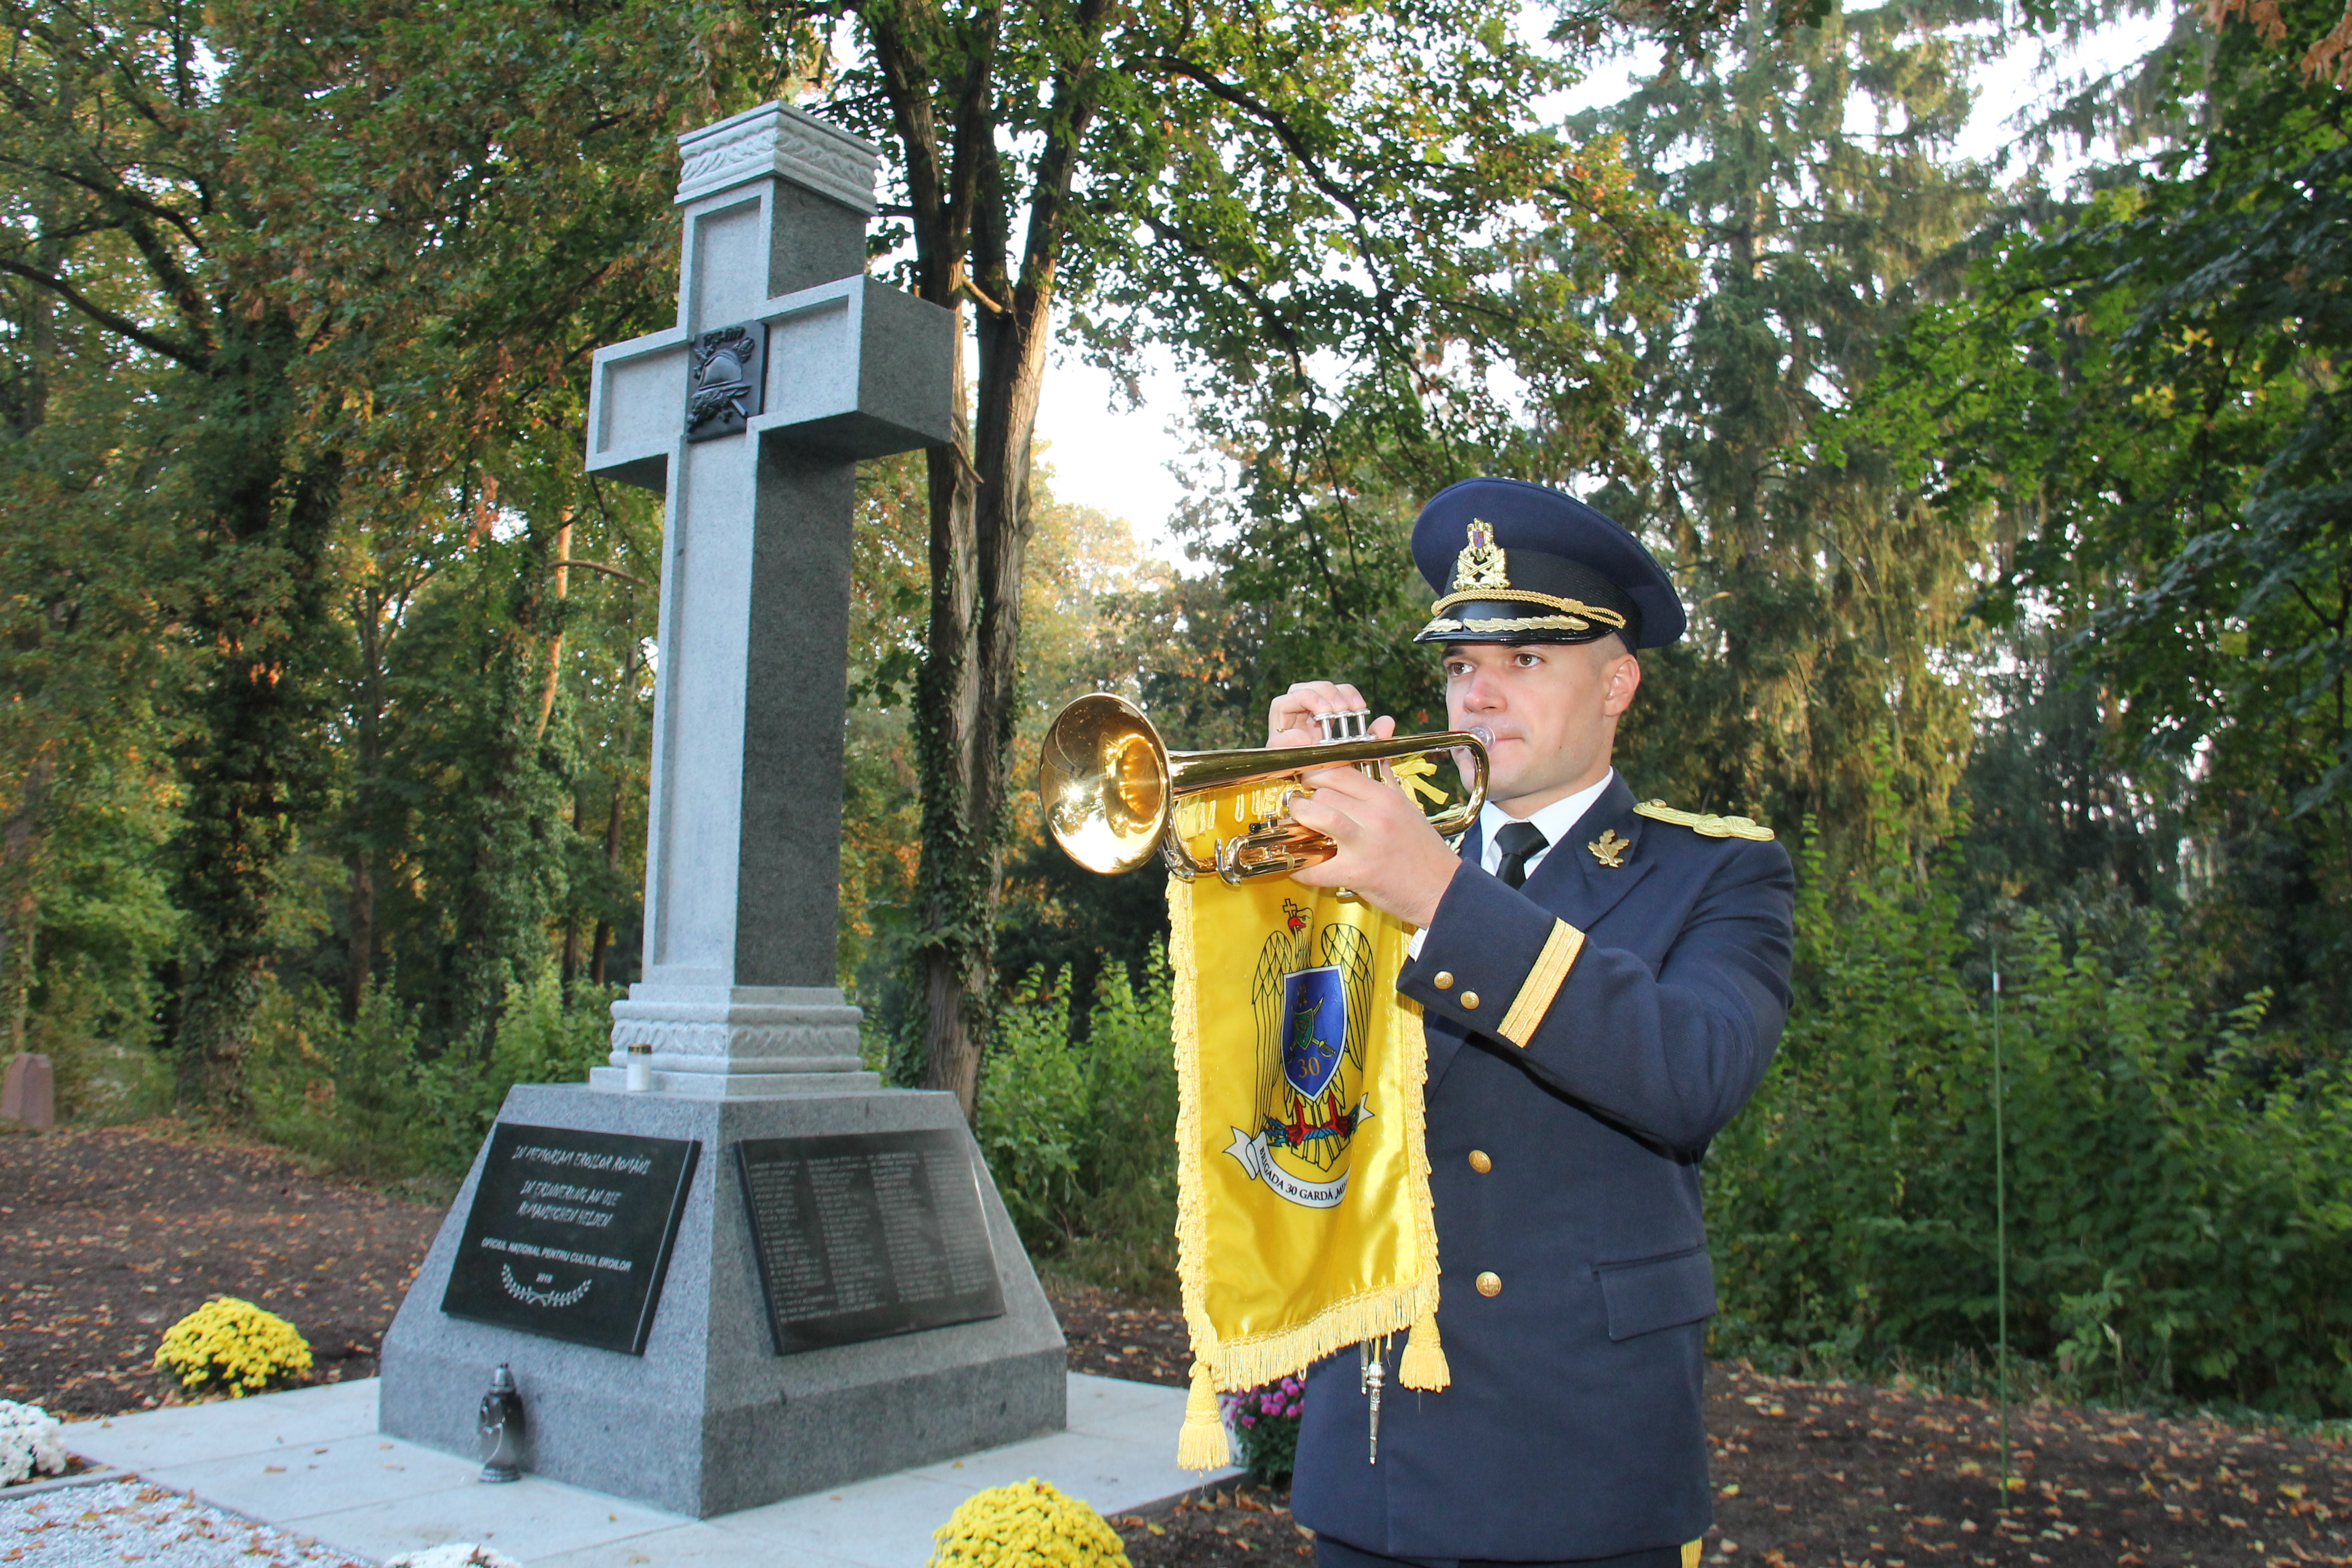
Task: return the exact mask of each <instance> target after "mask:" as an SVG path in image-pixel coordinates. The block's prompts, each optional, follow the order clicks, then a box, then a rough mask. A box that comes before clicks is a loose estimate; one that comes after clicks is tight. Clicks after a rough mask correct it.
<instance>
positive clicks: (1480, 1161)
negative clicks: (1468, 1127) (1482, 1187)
mask: <svg viewBox="0 0 2352 1568" xmlns="http://www.w3.org/2000/svg"><path fill="white" fill-rule="evenodd" d="M1470 1168H1471V1169H1472V1170H1474V1171H1475V1172H1477V1173H1479V1174H1480V1175H1482V1176H1483V1175H1485V1174H1486V1173H1487V1172H1489V1171H1491V1170H1493V1169H1494V1168H1495V1162H1494V1161H1492V1160H1490V1159H1488V1158H1487V1157H1486V1151H1485V1150H1484V1149H1473V1150H1471V1151H1470Z"/></svg>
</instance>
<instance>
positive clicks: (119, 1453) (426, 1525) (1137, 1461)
mask: <svg viewBox="0 0 2352 1568" xmlns="http://www.w3.org/2000/svg"><path fill="white" fill-rule="evenodd" d="M378 1392H379V1388H378V1384H377V1383H376V1381H375V1380H373V1379H370V1380H368V1381H366V1382H363V1383H345V1384H331V1385H329V1386H326V1387H322V1388H304V1389H297V1390H295V1391H293V1392H291V1393H288V1394H260V1395H257V1396H256V1397H254V1398H251V1399H240V1400H232V1401H225V1402H223V1403H220V1404H216V1405H186V1406H177V1407H173V1408H172V1409H166V1410H152V1411H145V1412H142V1413H141V1414H139V1415H118V1416H114V1417H112V1418H110V1419H107V1420H102V1421H83V1422H76V1423H74V1424H72V1425H71V1426H68V1427H67V1429H66V1438H67V1446H68V1447H70V1448H71V1449H72V1450H73V1452H74V1453H76V1454H78V1455H79V1456H80V1457H81V1458H84V1459H86V1460H89V1462H91V1463H93V1464H100V1465H105V1466H108V1467H109V1468H111V1469H113V1470H115V1471H116V1472H117V1473H121V1472H124V1471H131V1472H136V1473H137V1474H138V1475H139V1476H140V1477H142V1479H146V1480H148V1481H151V1482H153V1483H154V1484H156V1485H159V1486H164V1487H169V1488H172V1489H174V1490H177V1491H184V1492H192V1493H194V1495H195V1497H196V1498H197V1499H198V1500H200V1501H203V1502H207V1503H211V1504H213V1505H214V1506H215V1507H218V1508H223V1509H226V1510H230V1511H232V1512H235V1513H239V1514H243V1515H244V1516H246V1517H247V1518H248V1519H252V1520H255V1521H259V1522H262V1523H265V1524H272V1525H276V1526H278V1527H279V1528H280V1529H283V1530H288V1531H295V1532H298V1533H299V1534H301V1535H305V1536H310V1537H313V1538H315V1539H316V1540H318V1541H319V1542H321V1543H323V1544H325V1545H327V1546H331V1547H332V1548H334V1549H335V1550H337V1551H340V1552H349V1553H350V1554H352V1556H355V1557H362V1558H371V1559H375V1560H377V1561H381V1560H383V1559H384V1558H386V1557H391V1556H394V1555H397V1554H398V1553H400V1552H414V1551H417V1550H419V1549H421V1548H424V1547H427V1546H438V1545H440V1544H442V1543H443V1542H450V1541H474V1542H481V1543H482V1544H484V1545H488V1546H492V1547H495V1548H497V1549H498V1550H499V1551H500V1552H505V1553H506V1554H507V1555H508V1556H509V1557H513V1558H515V1559H517V1560H519V1561H520V1562H522V1563H527V1564H529V1565H530V1568H542V1565H545V1568H642V1565H645V1564H659V1565H660V1568H789V1565H793V1564H805V1565H806V1568H921V1564H922V1563H924V1562H925V1561H926V1560H927V1559H928V1558H929V1555H930V1550H931V1532H932V1531H935V1530H937V1529H938V1528H939V1527H940V1525H942V1524H944V1523H946V1522H947V1517H948V1515H949V1514H950V1513H951V1512H953V1511H954V1510H955V1507H956V1505H957V1504H958V1503H960V1502H961V1501H962V1500H964V1499H965V1498H966V1497H969V1496H970V1495H971V1494H972V1493H973V1492H975V1491H979V1490H981V1489H983V1488H987V1487H992V1486H999V1485H1002V1484H1003V1483H1004V1482H1007V1481H1015V1480H1024V1479H1027V1478H1029V1477H1031V1476H1035V1477H1037V1478H1038V1479H1041V1480H1045V1481H1050V1482H1051V1483H1053V1484H1054V1485H1055V1486H1056V1487H1059V1488H1060V1489H1062V1490H1064V1491H1066V1492H1068V1493H1069V1494H1070V1495H1072V1496H1073V1497H1078V1498H1083V1499H1085V1500H1087V1502H1088V1503H1091V1504H1092V1505H1093V1506H1094V1507H1096V1508H1097V1509H1098V1510H1101V1511H1102V1512H1104V1513H1106V1514H1111V1513H1125V1512H1129V1511H1132V1510H1137V1509H1140V1508H1144V1507H1147V1506H1149V1505H1150V1504H1151V1503H1154V1502H1158V1501H1160V1500H1164V1499H1167V1498H1170V1497H1173V1496H1175V1495H1177V1494H1178V1493H1180V1492H1183V1491H1186V1490H1189V1489H1192V1488H1193V1487H1196V1486H1201V1485H1204V1484H1208V1483H1210V1482H1213V1481H1216V1480H1221V1479H1227V1478H1229V1477H1230V1476H1231V1475H1232V1474H1233V1472H1231V1471H1219V1472H1216V1473H1215V1474H1214V1475H1211V1476H1202V1475H1198V1474H1195V1473H1193V1472H1192V1471H1188V1470H1180V1469H1178V1468H1176V1433H1177V1429H1178V1428H1179V1427H1180V1426H1182V1425H1183V1420H1184V1391H1183V1390H1182V1389H1178V1388H1160V1387H1156V1386H1154V1385H1152V1384H1140V1383H1123V1382H1119V1381H1118V1380H1116V1379H1112V1378H1106V1377H1090V1376H1087V1375H1086V1374H1084V1373H1071V1374H1068V1384H1067V1393H1068V1408H1069V1426H1068V1428H1067V1429H1066V1430H1065V1431H1061V1432H1055V1433H1054V1434H1052V1435H1050V1436H1043V1437H1035V1438H1032V1439H1030V1440H1029V1441H1026V1442H1021V1443H1013V1444H1008V1445H1005V1446H1003V1447H995V1448H990V1449H986V1450H984V1451H982V1452H980V1453H976V1454H971V1455H967V1456H966V1457H964V1458H961V1459H948V1460H942V1461H940V1463H937V1464H931V1465H924V1466H920V1467H919V1468H914V1469H910V1470H905V1471H901V1472H899V1473H898V1474H894V1475H888V1476H879V1477H876V1478H874V1479H870V1480H865V1481H859V1482H856V1483H854V1484H852V1485H847V1486H842V1487H836V1488H834V1489H830V1490H827V1491H822V1492H815V1493H812V1494H810V1495H809V1496H806V1497H799V1498H793V1499H792V1500H789V1501H785V1502H779V1503H770V1504H768V1505H766V1506H765V1507H761V1508H752V1509H744V1510H739V1511H736V1512H733V1513H727V1514H720V1515H717V1516H714V1517H712V1518H709V1519H703V1520H696V1519H693V1518H690V1517H688V1516H687V1515H684V1514H680V1513H673V1512H668V1511H665V1510H659V1509H654V1508H648V1507H646V1506H645V1505H644V1504H642V1503H634V1502H628V1501H625V1500H621V1499H618V1498H614V1497H609V1496H605V1495H603V1494H600V1493H597V1492H593V1491H589V1490H586V1489H583V1488H580V1487H572V1486H565V1485H563V1484H562V1483H561V1482H558V1481H551V1480H549V1479H546V1478H545V1477H542V1476H525V1477H524V1478H523V1479H521V1480H520V1481H515V1482H512V1483H509V1484H508V1485H504V1486H492V1485H488V1484H485V1483H484V1482H482V1481H480V1480H478V1479H476V1478H477V1476H478V1471H479V1467H478V1465H476V1464H474V1463H472V1462H471V1461H470V1460H465V1459H460V1458H456V1457H454V1456H451V1455H448V1454H443V1453H436V1452H435V1451H434V1450H432V1449H430V1448H425V1447H420V1446H418V1445H417V1444H415V1443H409V1442H404V1441H402V1440H401V1439H399V1438H396V1437H387V1436H383V1435H382V1434H381V1433H379V1432H378V1431H377V1430H376V1424H377V1420H378Z"/></svg>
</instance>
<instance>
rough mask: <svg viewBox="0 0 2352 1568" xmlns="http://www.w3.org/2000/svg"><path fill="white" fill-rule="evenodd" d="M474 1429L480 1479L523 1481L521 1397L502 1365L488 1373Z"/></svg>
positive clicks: (504, 1366) (510, 1375) (510, 1376)
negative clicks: (478, 1442) (479, 1451)
mask: <svg viewBox="0 0 2352 1568" xmlns="http://www.w3.org/2000/svg"><path fill="white" fill-rule="evenodd" d="M474 1429H475V1430H476V1431H477V1432H478V1433H479V1434H480V1435H481V1440H482V1479H484V1480H486V1481H519V1480H520V1479H522V1394H521V1393H520V1391H519V1390H518V1389H517V1388H516V1387H515V1380H514V1373H512V1372H511V1371H509V1370H508V1367H507V1364H506V1363H504V1362H500V1363H499V1364H498V1365H497V1366H496V1367H495V1368H493V1369H492V1371H491V1373H490V1391H489V1392H488V1394H484V1395H482V1410H481V1414H480V1415H478V1417H476V1419H475V1423H474Z"/></svg>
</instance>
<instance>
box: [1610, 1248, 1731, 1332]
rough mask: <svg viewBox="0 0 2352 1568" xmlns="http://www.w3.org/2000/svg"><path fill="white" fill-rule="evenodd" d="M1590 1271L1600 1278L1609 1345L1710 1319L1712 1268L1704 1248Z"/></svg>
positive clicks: (1712, 1305)
mask: <svg viewBox="0 0 2352 1568" xmlns="http://www.w3.org/2000/svg"><path fill="white" fill-rule="evenodd" d="M1593 1272H1594V1273H1596V1274H1598V1275H1600V1276H1601V1299H1602V1300H1604V1301H1605V1302H1606V1303H1607V1304H1608V1308H1609V1337H1610V1338H1611V1339H1612V1340H1630V1339H1632V1338H1633V1336H1634V1335H1636V1334H1647V1333H1654V1332H1656V1331H1658V1330H1660V1329H1673V1328H1679V1327H1681V1326H1682V1325H1683V1324H1685V1323H1697V1322H1704V1321H1706V1320H1707V1319H1709V1318H1712V1317H1713V1316H1715V1264H1714V1263H1713V1262H1712V1261H1711V1260H1710V1259H1709V1258H1707V1255H1706V1247H1691V1248H1689V1249H1687V1250H1686V1251H1683V1252H1670V1253H1668V1254H1666V1256H1664V1258H1635V1259H1633V1261H1631V1262H1627V1263H1601V1264H1596V1265H1594V1266H1593Z"/></svg>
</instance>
